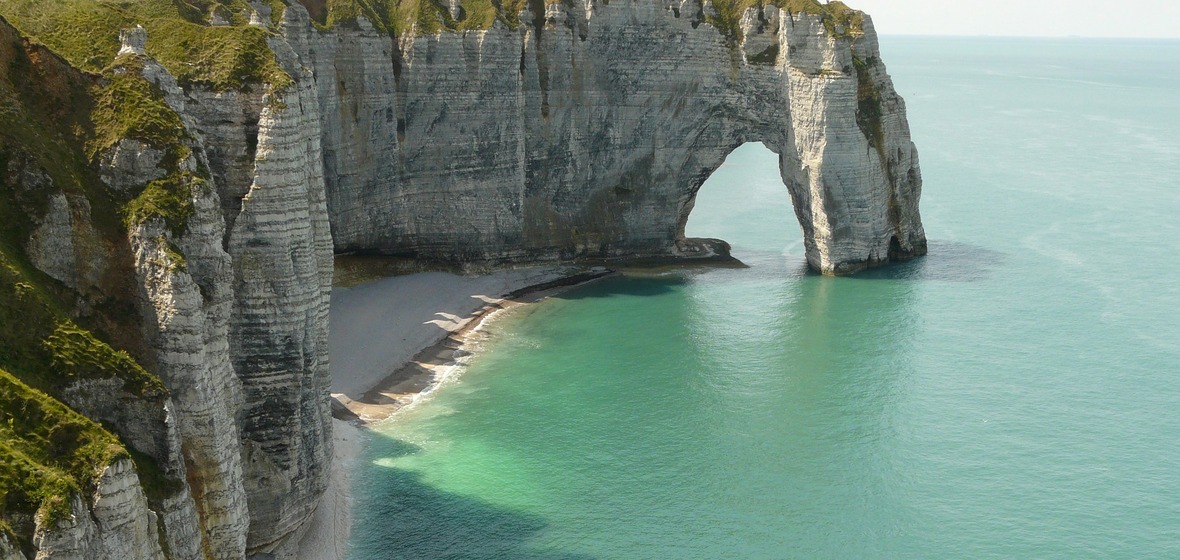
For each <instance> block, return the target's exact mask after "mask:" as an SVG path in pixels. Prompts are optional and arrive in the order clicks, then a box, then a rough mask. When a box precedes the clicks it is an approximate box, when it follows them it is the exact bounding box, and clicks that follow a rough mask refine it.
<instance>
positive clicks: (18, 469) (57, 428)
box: [0, 369, 128, 523]
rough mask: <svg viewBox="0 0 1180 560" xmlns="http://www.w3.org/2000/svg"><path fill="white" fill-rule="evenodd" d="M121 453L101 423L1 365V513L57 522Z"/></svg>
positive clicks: (123, 451)
mask: <svg viewBox="0 0 1180 560" xmlns="http://www.w3.org/2000/svg"><path fill="white" fill-rule="evenodd" d="M123 457H128V454H127V451H126V449H124V448H123V446H122V445H121V444H120V443H119V440H118V439H117V438H115V436H114V435H113V434H111V433H110V432H108V431H106V430H105V429H103V427H102V426H99V425H98V424H96V423H94V422H93V421H91V420H90V419H88V418H86V417H85V416H82V415H81V414H78V413H77V412H74V411H73V410H70V409H69V408H68V407H66V406H65V405H63V404H61V403H60V402H58V401H56V400H54V399H53V398H52V397H50V396H49V395H47V394H45V393H43V392H41V391H38V390H36V389H34V388H32V387H29V386H28V385H26V384H24V383H22V382H21V380H19V379H17V378H16V377H15V376H13V375H12V374H11V373H9V372H8V371H5V370H3V369H0V496H3V499H2V500H0V516H3V517H8V514H10V513H16V512H36V513H37V515H40V516H42V519H44V520H45V521H46V522H48V523H54V522H56V521H57V520H59V519H62V518H63V517H65V516H67V515H69V513H70V505H69V498H70V495H71V494H73V493H82V492H85V491H87V490H91V489H92V488H93V487H94V482H95V480H96V478H97V477H98V475H100V474H101V473H102V469H103V468H105V467H106V466H107V465H110V464H111V463H112V462H113V461H114V460H116V459H119V458H123Z"/></svg>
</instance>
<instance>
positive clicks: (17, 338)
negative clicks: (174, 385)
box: [0, 247, 167, 396]
mask: <svg viewBox="0 0 1180 560" xmlns="http://www.w3.org/2000/svg"><path fill="white" fill-rule="evenodd" d="M11 253H12V251H11V249H10V248H9V247H0V325H3V326H0V367H3V368H5V369H7V370H8V371H10V372H12V373H13V374H15V375H18V376H20V378H21V380H23V381H24V382H25V383H28V384H29V385H32V386H33V387H36V388H38V389H40V390H42V391H46V392H48V393H52V394H57V393H59V392H60V391H61V390H62V389H64V388H66V387H67V386H69V385H70V384H72V383H73V382H75V381H77V380H79V379H110V378H117V379H121V380H122V381H123V389H124V390H125V391H127V392H129V393H131V394H134V395H141V396H151V395H161V394H165V393H166V392H167V389H165V387H164V384H163V383H162V382H161V381H160V379H159V378H158V377H156V376H155V375H152V374H151V373H149V372H148V371H147V370H145V369H143V367H141V366H140V365H139V364H138V363H136V362H135V360H134V359H132V358H131V356H130V355H128V354H127V353H126V352H124V351H122V350H115V349H114V348H111V346H110V345H108V344H106V343H105V342H102V341H101V340H99V339H98V338H96V337H95V336H94V335H93V334H92V333H91V332H90V331H88V330H85V329H82V328H81V327H79V326H78V325H77V324H76V323H75V322H74V321H72V320H70V319H69V318H68V317H67V316H66V314H65V312H64V311H63V310H61V309H60V308H59V307H58V306H56V305H54V300H55V299H56V298H55V297H54V295H55V292H60V289H55V287H54V286H53V284H54V282H53V281H52V280H50V279H48V278H47V277H45V276H44V275H43V274H41V273H40V272H37V271H36V270H34V269H32V267H29V266H27V265H23V263H21V262H19V261H18V260H17V259H16V258H14V256H13V255H12V254H11Z"/></svg>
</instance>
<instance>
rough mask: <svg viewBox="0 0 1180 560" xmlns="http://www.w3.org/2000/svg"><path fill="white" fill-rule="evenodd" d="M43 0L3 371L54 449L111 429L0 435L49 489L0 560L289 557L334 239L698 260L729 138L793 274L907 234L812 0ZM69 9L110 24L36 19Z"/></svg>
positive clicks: (864, 105) (0, 168)
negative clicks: (56, 426)
mask: <svg viewBox="0 0 1180 560" xmlns="http://www.w3.org/2000/svg"><path fill="white" fill-rule="evenodd" d="M50 4H54V5H55V6H56V5H59V4H60V6H58V7H59V8H60V10H61V12H60V14H55V15H52V17H47V16H45V15H44V14H43V13H41V12H37V11H36V8H30V6H31V4H29V3H27V2H16V1H10V0H0V16H4V17H6V18H9V19H11V20H12V22H13V23H12V26H10V25H9V23H7V22H6V21H5V20H3V19H0V39H2V41H0V59H2V60H0V62H3V63H4V64H3V69H2V70H0V72H4V73H5V74H4V77H5V79H4V80H0V100H3V101H4V102H5V105H4V110H2V111H0V124H4V125H5V127H2V128H3V129H4V131H3V132H2V133H0V176H2V178H3V181H4V183H3V189H0V195H2V196H3V199H0V202H2V203H3V204H2V205H0V218H2V219H0V221H3V222H4V223H5V224H6V225H5V226H4V227H3V228H0V230H2V231H0V233H3V239H0V241H2V243H0V249H2V251H0V257H3V261H2V262H0V264H3V265H4V267H3V268H0V273H3V277H2V278H0V279H2V280H3V283H2V285H0V287H3V288H4V289H3V290H0V296H3V298H5V299H3V301H0V304H2V305H0V311H3V312H4V315H3V317H4V318H5V321H13V320H15V318H16V317H18V316H19V317H22V318H25V319H23V320H29V321H32V320H31V319H27V318H28V317H30V316H31V315H30V313H32V311H30V310H33V311H36V313H33V315H32V316H35V317H36V321H35V323H36V328H33V329H31V330H29V331H28V332H21V333H17V332H15V331H14V332H10V329H9V328H8V327H5V328H4V329H0V338H2V340H0V342H3V346H5V347H8V348H13V349H16V350H14V351H4V352H0V370H4V371H11V372H12V373H13V375H14V376H15V377H14V378H13V381H12V383H13V387H19V391H21V394H22V395H26V397H23V400H20V403H22V404H21V405H20V406H21V407H24V408H22V409H21V410H26V409H27V408H28V407H30V406H36V407H41V408H43V409H44V410H53V411H56V412H54V414H57V415H58V416H55V418H56V417H60V418H63V419H65V420H62V422H66V421H67V420H68V422H72V423H73V424H71V425H78V426H84V429H83V428H77V429H75V431H73V432H69V433H70V434H72V435H71V436H70V437H72V438H73V439H69V438H67V439H68V440H69V441H70V442H72V445H74V446H75V447H76V449H78V450H82V449H91V447H86V446H87V445H91V443H93V442H94V441H107V440H105V439H102V438H104V437H109V438H113V439H111V440H110V441H112V442H117V443H110V444H109V445H108V446H107V447H105V448H104V449H107V450H108V451H107V452H104V453H102V454H96V453H91V454H88V455H86V456H87V457H90V458H91V460H92V462H91V463H86V464H85V465H83V467H85V468H75V467H77V466H78V465H77V464H75V463H69V464H66V463H63V462H62V461H63V459H62V458H61V457H60V456H59V455H60V453H58V451H59V450H58V451H55V449H56V448H53V447H52V446H49V447H46V444H45V443H44V442H45V441H49V440H52V438H53V437H58V438H59V439H60V438H62V437H65V436H62V435H60V433H59V432H55V433H58V435H57V436H53V435H52V434H50V435H44V434H40V433H39V432H37V431H36V430H35V429H34V427H28V429H27V430H25V431H20V430H16V431H13V432H12V433H11V434H10V433H8V432H3V428H2V427H0V432H2V433H0V436H3V437H4V438H13V440H14V441H18V442H22V443H20V445H17V446H15V447H13V448H12V449H9V446H7V444H6V446H4V447H0V454H2V455H3V457H0V459H5V458H8V459H11V462H10V464H13V465H15V464H20V465H25V464H26V463H28V465H30V466H28V467H27V468H28V469H38V468H40V469H49V470H47V471H45V472H50V471H52V472H54V473H58V474H55V475H54V476H58V477H59V478H60V479H61V480H62V481H63V482H61V484H62V485H63V486H60V487H58V486H55V487H54V492H56V493H55V494H53V493H51V494H46V493H45V492H42V490H41V489H23V488H17V489H18V490H19V492H16V491H14V493H13V494H12V496H14V497H13V498H11V499H9V500H8V502H7V503H5V504H0V558H4V559H6V560H7V559H10V558H11V559H15V558H34V557H35V558H55V559H59V558H88V559H107V558H110V559H115V558H119V559H122V558H174V559H193V560H196V559H211V558H215V559H241V558H247V557H251V558H259V559H262V558H266V559H270V558H290V557H293V555H294V554H295V550H294V547H295V546H296V543H297V542H298V540H299V537H300V535H301V534H302V532H303V531H304V529H305V526H306V523H307V521H308V519H309V518H310V517H311V515H312V514H313V513H314V511H315V508H316V506H317V504H318V501H319V498H320V496H321V494H322V493H323V491H324V488H325V485H326V481H327V474H328V471H329V469H330V464H329V460H330V457H331V449H330V445H331V439H330V411H329V407H328V401H327V389H328V386H329V369H328V368H329V364H328V355H327V329H328V318H327V310H328V298H329V294H330V286H331V274H332V253H333V251H335V252H347V251H361V252H375V253H389V254H406V255H414V256H418V257H420V258H425V259H438V260H446V261H489V262H493V263H496V262H521V261H546V260H561V259H574V258H581V257H589V258H625V257H700V256H709V255H712V254H716V253H718V252H724V250H725V246H724V244H723V243H718V242H716V241H714V240H692V239H685V237H684V226H685V223H686V222H687V219H688V216H689V213H690V212H691V210H692V207H693V203H694V200H695V197H696V193H697V191H698V189H699V188H700V187H701V185H702V184H703V183H704V181H705V179H706V178H707V177H708V176H709V175H710V174H711V173H712V172H713V171H714V170H715V169H717V167H718V166H720V165H721V163H722V162H723V161H724V159H725V157H726V155H727V154H728V153H729V152H730V151H732V150H733V149H734V148H736V147H737V146H739V145H741V144H743V143H745V142H755V141H757V142H762V143H764V144H765V145H766V146H767V147H769V148H770V149H771V150H773V151H775V152H776V153H777V154H779V161H780V172H781V175H782V179H783V182H784V185H785V188H786V189H787V190H788V191H789V192H790V195H791V197H792V200H793V201H794V205H795V212H796V216H797V218H798V220H799V223H800V226H801V229H802V232H803V237H804V241H805V246H806V252H807V260H808V263H809V264H810V266H811V267H812V268H814V269H815V270H817V271H821V272H824V273H847V272H854V271H856V270H859V269H861V268H864V267H867V266H873V265H877V264H882V263H886V262H890V261H896V260H903V259H907V258H911V257H914V256H917V255H921V254H924V253H925V250H926V242H925V237H924V232H923V230H922V225H921V221H920V217H919V214H918V199H919V196H920V190H921V174H920V171H919V167H918V159H917V153H916V150H915V148H914V145H913V144H912V142H911V141H910V138H909V130H908V127H907V124H906V118H905V106H904V103H903V102H902V100H901V98H900V97H899V96H898V95H897V93H896V92H895V91H894V89H893V86H892V83H891V81H890V79H889V76H888V74H887V73H886V71H885V66H884V64H883V62H882V61H881V59H880V55H879V52H878V50H877V39H876V34H875V30H874V28H873V25H872V22H871V20H870V19H869V18H868V17H867V16H864V15H863V14H860V13H859V12H855V11H852V10H850V9H848V8H846V7H844V6H843V5H841V4H838V3H837V4H831V5H827V6H824V5H821V4H819V3H817V2H814V1H812V0H777V1H767V2H755V1H750V0H727V1H719V2H701V1H698V0H686V1H678V0H613V1H609V2H607V1H602V0H590V1H587V2H576V3H553V2H545V1H532V2H528V3H527V4H526V3H502V4H497V5H495V6H491V7H489V6H487V5H484V3H481V2H476V1H474V0H472V1H470V2H463V1H452V2H450V3H433V2H430V1H428V0H422V1H420V2H411V1H410V0H405V1H403V2H385V1H384V0H381V1H376V2H372V3H361V4H357V5H358V6H360V8H358V9H356V10H354V11H348V10H343V11H340V10H341V9H340V6H344V5H351V3H350V2H348V1H343V0H342V1H341V2H337V3H335V4H333V3H328V4H327V5H325V4H324V3H323V2H317V1H314V0H304V2H303V3H294V4H291V5H287V4H288V3H287V2H282V1H280V0H268V1H266V2H245V1H232V2H230V1H227V2H220V3H212V2H207V1H203V0H194V1H192V2H189V3H173V2H169V1H168V0H151V2H148V3H145V6H147V7H145V8H144V10H145V11H150V10H154V11H150V14H151V17H148V16H143V18H142V20H140V19H136V18H137V17H139V16H136V15H134V14H129V13H128V12H125V11H117V10H113V9H112V8H110V7H109V6H106V5H104V4H101V3H93V4H90V3H88V0H87V1H78V2H74V3H71V2H66V1H64V0H61V1H58V0H54V2H50ZM181 4H183V6H181ZM305 5H306V6H307V7H309V8H310V10H311V12H310V13H309V10H308V9H307V8H305ZM186 6H187V7H186ZM333 6H335V9H337V10H338V11H336V12H334V11H333V9H334V8H333ZM373 6H384V7H385V8H388V9H385V10H375V9H374V8H373ZM149 8H150V10H149ZM411 8H412V9H411ZM71 10H74V11H73V12H71ZM87 10H90V11H92V12H94V13H101V15H102V16H103V17H104V18H106V19H102V20H101V21H103V22H106V23H103V24H102V25H107V26H112V25H113V26H114V27H115V28H113V29H106V28H104V27H102V25H99V24H93V25H97V26H98V27H97V28H93V29H92V28H90V27H88V28H86V29H87V30H88V31H87V32H93V33H95V37H97V38H98V39H96V40H95V41H91V42H87V43H86V44H79V43H77V42H74V43H71V42H70V40H69V38H68V37H62V36H60V35H59V34H58V29H59V28H60V27H61V26H62V25H63V24H62V20H61V18H65V17H66V15H68V14H76V13H83V14H84V15H85V14H89V13H90V12H87ZM102 10H107V11H102ZM193 10H195V11H193ZM190 12H191V13H190ZM63 14H65V15H63ZM169 17H175V18H179V19H180V20H181V21H179V23H175V22H173V23H169V22H170V20H168V18H169ZM55 18H57V19H55ZM100 19H101V18H100ZM112 21H113V22H115V23H114V24H112V23H110V22H112ZM141 21H142V23H143V24H144V25H145V26H147V27H148V30H147V31H145V30H144V29H142V28H138V27H135V24H136V23H138V22H141ZM162 22H163V23H162ZM170 26H171V27H170ZM104 30H105V31H104ZM120 31H122V33H121V36H119V37H118V40H116V39H115V38H114V37H108V35H110V34H115V35H116V36H118V35H119V33H120ZM107 32H109V33H107ZM104 33H105V34H104ZM169 33H172V34H169ZM22 34H23V35H26V36H27V35H32V36H35V37H37V38H38V39H39V40H41V41H42V42H43V43H44V45H45V46H42V45H39V44H35V43H33V42H30V41H29V40H28V39H27V38H25V37H22ZM158 34H159V35H163V36H162V37H157V35H158ZM178 45H179V46H178ZM209 45H213V47H209ZM182 47H183V48H182ZM203 48H208V49H209V50H205V51H202V50H201V49H203ZM225 52H231V53H232V54H233V55H234V56H233V57H230V58H227V59H223V58H218V57H219V56H220V54H221V53H225ZM116 53H117V56H116ZM178 53H179V54H178ZM198 54H200V55H201V56H197V55H198ZM59 55H60V57H59ZM205 56H208V57H209V58H210V59H211V60H212V62H209V61H207V60H205V59H204V58H203V57H205ZM62 57H64V58H62ZM186 57H187V58H186ZM190 58H191V59H192V60H189V59H190ZM96 61H97V62H96ZM78 68H83V69H85V70H88V71H89V73H88V72H84V71H82V70H79V69H78ZM63 329H65V331H63ZM63 332H66V333H67V334H69V335H70V336H74V337H80V340H82V341H83V342H84V343H85V344H83V349H84V350H85V352H82V354H84V355H92V354H96V353H98V354H101V355H102V356H108V355H109V356H108V357H106V358H103V360H98V361H96V363H95V364H89V365H86V364H84V365H86V367H82V366H78V365H77V363H76V362H77V360H76V357H77V356H76V354H71V353H70V352H69V351H70V349H71V348H74V346H69V345H64V346H63V343H62V342H61V341H62V340H66V339H69V337H67V336H65V335H63V334H62V333H63ZM30 333H31V334H30ZM63 337H64V338H63ZM70 340H72V339H70ZM79 344H81V343H79ZM21 348H34V349H35V350H30V351H28V352H25V351H23V350H20V349H21ZM0 373H3V371H0ZM4 375H7V374H6V373H5V374H4ZM3 379H7V377H5V378H3ZM6 382H7V381H6ZM29 403H33V404H29ZM37 403H40V404H37ZM58 403H65V405H68V406H69V408H70V409H72V411H76V412H78V413H81V415H82V416H84V417H86V418H89V419H91V420H93V421H97V422H101V423H102V425H101V426H99V425H98V424H94V423H93V422H91V423H89V424H87V423H85V422H87V421H84V420H82V419H80V417H79V418H74V417H73V416H69V415H70V414H73V412H70V411H69V410H66V409H63V410H58V409H57V408H53V407H56V406H59V404H58ZM0 404H5V407H0V412H3V413H4V414H5V415H8V416H10V417H12V416H13V415H14V414H15V413H14V412H13V411H12V410H10V408H11V407H8V404H6V403H0ZM79 430H80V431H79ZM108 431H109V432H108ZM78 434H83V435H86V437H87V438H90V439H85V438H82V436H81V435H78ZM87 434H88V435H87ZM102 434H106V435H102ZM47 438H48V439H47ZM75 440H76V441H75ZM88 442H90V443H88ZM75 447H71V449H74V448H75ZM46 450H49V451H46ZM50 451H52V453H51V452H50ZM79 453H80V451H79ZM132 459H133V460H132ZM0 462H3V461H0ZM13 468H14V469H15V467H13ZM21 468H25V467H21ZM59 471H60V472H59ZM17 472H25V471H18V470H12V472H9V471H8V470H4V469H3V468H0V482H2V483H4V484H9V483H10V480H13V479H15V478H9V477H10V475H12V477H15V475H13V474H12V473H17ZM71 477H72V478H71ZM54 480H58V479H57V478H55V479H54ZM14 488H16V487H14ZM34 490H36V491H34ZM38 492H40V493H38ZM46 496H49V497H46ZM18 498H19V499H18ZM50 498H53V499H50ZM59 498H60V499H59Z"/></svg>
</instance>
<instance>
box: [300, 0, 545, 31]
mask: <svg viewBox="0 0 1180 560" xmlns="http://www.w3.org/2000/svg"><path fill="white" fill-rule="evenodd" d="M561 1H562V0H460V1H459V6H460V8H461V10H460V13H459V17H457V18H456V17H455V16H453V15H451V12H450V11H449V10H448V9H447V7H446V5H445V4H444V3H443V2H441V1H440V0H300V2H302V3H303V5H304V6H306V7H307V9H308V12H309V13H310V14H311V16H312V20H313V21H315V22H316V23H317V24H318V25H319V26H320V27H321V28H332V27H336V26H351V25H355V22H356V20H357V18H358V17H360V16H364V17H365V19H367V20H369V21H370V22H371V23H372V24H373V27H375V28H376V29H378V30H379V31H382V32H383V33H388V34H390V35H392V36H394V37H404V36H407V35H410V34H414V35H433V34H437V33H441V32H443V31H472V30H486V29H491V27H492V26H493V25H495V23H496V21H500V22H503V23H504V24H505V25H506V26H507V27H508V28H509V29H516V28H517V27H519V26H520V24H521V21H520V13H521V12H522V11H523V10H524V9H525V8H527V7H530V6H532V7H533V8H534V9H535V10H543V9H544V6H546V5H548V4H558V3H561Z"/></svg>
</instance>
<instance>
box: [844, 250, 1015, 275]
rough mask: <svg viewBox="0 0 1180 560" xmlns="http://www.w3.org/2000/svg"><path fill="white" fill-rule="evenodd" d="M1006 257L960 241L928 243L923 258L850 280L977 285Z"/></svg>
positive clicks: (868, 271)
mask: <svg viewBox="0 0 1180 560" xmlns="http://www.w3.org/2000/svg"><path fill="white" fill-rule="evenodd" d="M1006 259H1007V255H1005V254H1004V253H1001V252H999V251H994V250H991V249H985V248H983V247H979V246H977V245H972V244H970V243H962V242H959V241H930V242H929V252H928V253H927V254H926V256H924V257H921V258H917V259H914V260H912V261H909V262H904V263H898V264H894V265H890V266H883V267H879V268H872V269H869V270H866V271H863V272H860V273H857V274H854V275H852V276H851V277H850V278H853V279H856V280H937V281H941V282H978V281H980V280H986V279H988V278H989V277H990V276H991V274H992V272H993V271H994V270H995V269H996V268H999V267H1000V266H1001V265H1003V264H1004V261H1005V260H1006Z"/></svg>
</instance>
